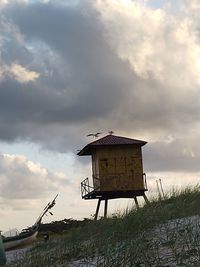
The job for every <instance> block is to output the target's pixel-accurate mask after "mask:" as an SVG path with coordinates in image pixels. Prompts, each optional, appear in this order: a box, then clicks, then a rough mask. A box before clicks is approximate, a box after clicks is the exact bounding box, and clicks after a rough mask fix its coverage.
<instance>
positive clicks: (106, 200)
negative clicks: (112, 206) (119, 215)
mask: <svg viewBox="0 0 200 267" xmlns="http://www.w3.org/2000/svg"><path fill="white" fill-rule="evenodd" d="M107 210H108V199H105V207H104V218H107Z"/></svg>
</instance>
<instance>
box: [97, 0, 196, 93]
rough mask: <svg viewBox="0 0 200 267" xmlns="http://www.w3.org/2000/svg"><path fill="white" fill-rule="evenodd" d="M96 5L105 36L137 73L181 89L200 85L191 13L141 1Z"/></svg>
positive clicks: (108, 0)
mask: <svg viewBox="0 0 200 267" xmlns="http://www.w3.org/2000/svg"><path fill="white" fill-rule="evenodd" d="M94 6H95V8H96V9H97V10H98V12H100V14H101V20H102V22H103V24H104V27H105V30H106V34H105V38H106V39H107V40H108V42H109V44H110V45H111V47H112V48H113V49H114V50H115V51H116V53H117V54H118V56H119V57H120V58H122V59H123V60H124V61H128V62H129V63H130V65H131V67H132V68H133V69H134V71H135V72H136V73H137V75H139V76H140V77H142V78H146V79H148V78H152V77H153V78H154V79H156V80H159V81H161V82H162V83H164V84H166V83H167V84H168V85H169V86H173V88H174V87H177V88H179V87H181V91H184V90H185V89H186V88H188V87H189V89H190V90H193V87H194V85H198V86H199V85H200V68H199V59H200V47H199V44H198V42H197V36H196V31H195V29H194V28H193V27H194V25H193V24H192V19H191V17H180V16H178V17H176V16H175V15H173V14H170V13H168V12H166V11H165V10H164V9H152V8H150V7H148V6H147V5H145V4H142V3H141V2H140V1H127V2H126V1H120V0H112V1H110V0H107V1H101V0H99V1H96V2H94ZM191 85H192V86H191ZM171 93H172V92H171ZM176 93H177V91H176Z"/></svg>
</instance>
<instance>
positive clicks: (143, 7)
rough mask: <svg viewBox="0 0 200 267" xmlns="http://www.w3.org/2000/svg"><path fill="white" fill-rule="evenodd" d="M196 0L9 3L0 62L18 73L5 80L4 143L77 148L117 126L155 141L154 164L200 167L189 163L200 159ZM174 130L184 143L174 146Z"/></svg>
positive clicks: (0, 98) (0, 103) (0, 130)
mask: <svg viewBox="0 0 200 267" xmlns="http://www.w3.org/2000/svg"><path fill="white" fill-rule="evenodd" d="M195 3H196V4H195V5H194V2H193V5H192V4H191V1H184V2H183V3H182V4H180V8H179V9H177V10H176V14H175V13H173V12H171V10H170V9H169V8H165V7H164V8H163V9H153V8H152V7H150V5H149V4H148V5H147V4H146V2H145V1H144V2H143V1H119V0H109V1H101V0H98V1H86V0H85V1H77V2H76V4H70V5H66V4H64V2H63V1H59V2H58V3H57V2H56V4H55V3H54V2H53V1H46V2H44V1H36V2H34V3H30V2H27V3H25V4H24V3H21V2H20V1H12V2H10V4H7V5H4V7H3V9H2V12H3V17H1V19H0V21H1V23H0V25H1V26H0V27H1V29H2V31H1V34H0V40H1V42H0V51H1V59H0V60H1V62H2V64H1V65H2V66H4V67H5V66H9V75H6V76H5V75H4V77H3V78H2V79H1V81H0V114H1V115H0V139H1V140H3V141H7V142H14V141H15V140H31V141H33V142H36V143H38V144H40V145H41V146H43V147H45V148H47V149H49V150H51V149H52V150H57V151H61V152H66V151H73V152H74V151H76V149H79V148H80V146H82V145H83V144H85V143H86V142H88V141H89V140H87V139H86V134H87V133H89V132H91V131H93V130H94V131H95V130H98V131H99V130H100V131H103V132H105V133H107V132H108V131H109V130H114V131H115V133H116V134H124V135H127V136H130V137H133V138H134V137H135V138H139V139H142V138H144V139H147V141H150V143H152V144H151V145H150V148H151V151H150V150H149V151H150V152H151V154H150V152H147V160H149V169H151V170H153V169H154V170H155V168H158V169H159V170H161V169H162V171H164V170H166V171H168V170H169V168H170V166H172V165H173V170H177V171H178V170H179V169H180V168H181V163H184V164H182V166H187V168H186V167H185V169H187V170H188V171H189V170H191V169H195V168H194V167H193V168H192V167H189V162H193V163H192V165H191V166H194V165H195V166H197V161H198V158H199V154H198V148H197V147H195V144H196V137H197V133H198V131H199V129H200V125H199V119H200V115H199V114H200V112H199V106H200V103H199V99H200V97H199V87H200V78H199V77H200V75H199V74H200V64H199V62H200V45H199V31H198V22H199V21H198V16H194V17H193V16H192V13H191V12H192V10H193V11H194V9H195V10H197V9H198V6H197V2H195ZM183 7H184V8H183ZM186 7H187V8H186ZM195 12H196V11H195ZM1 73H2V75H3V74H4V73H5V71H4V69H2V71H1ZM11 74H12V75H11ZM27 88H28V90H27ZM190 129H195V131H192V132H190ZM189 132H190V133H189ZM186 134H187V135H188V134H189V136H190V139H187V137H186V136H185V135H186ZM167 136H173V138H174V140H176V141H174V142H172V143H168V144H166V142H165V140H166V138H167ZM186 142H190V144H191V145H190V146H191V147H192V150H191V151H192V153H189V152H188V151H190V149H188V148H187V147H186V150H184V149H185V143H186ZM175 148H176V149H175ZM162 149H163V150H165V155H164V156H162V157H159V155H160V153H161V152H160V151H162ZM178 151H187V153H188V154H187V153H186V152H185V154H184V153H182V152H180V153H179V152H178ZM186 154H187V156H186ZM150 155H151V156H150ZM175 155H176V156H175ZM192 155H195V157H196V158H195V160H194V157H193V156H192ZM160 156H161V155H160ZM161 158H162V159H164V160H163V161H162V162H161ZM168 159H169V162H170V163H173V162H176V160H177V165H176V164H175V163H174V164H167V160H168ZM170 159H171V160H170ZM172 159H173V161H172ZM186 161H187V162H188V164H185V162H186ZM163 162H164V163H163ZM159 163H160V165H159ZM153 165H154V166H156V167H154V168H153ZM176 166H177V167H176ZM196 169H198V167H196Z"/></svg>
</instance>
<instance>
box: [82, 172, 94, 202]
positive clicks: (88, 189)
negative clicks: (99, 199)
mask: <svg viewBox="0 0 200 267" xmlns="http://www.w3.org/2000/svg"><path fill="white" fill-rule="evenodd" d="M93 190H94V187H92V186H90V184H89V179H88V177H87V178H86V179H85V180H83V181H82V182H81V197H82V198H83V197H84V196H86V195H87V194H89V193H91V192H92V191H93Z"/></svg>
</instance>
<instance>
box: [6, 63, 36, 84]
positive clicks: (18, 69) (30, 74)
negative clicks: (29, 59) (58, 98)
mask: <svg viewBox="0 0 200 267" xmlns="http://www.w3.org/2000/svg"><path fill="white" fill-rule="evenodd" d="M7 71H8V73H9V74H10V75H12V76H13V77H14V78H15V79H16V80H17V81H18V82H21V83H27V82H30V81H35V80H36V79H37V78H38V77H39V76H40V74H39V73H37V72H35V71H30V70H28V69H27V68H25V67H23V66H21V65H19V64H16V63H13V64H12V65H11V66H10V67H8V69H7Z"/></svg>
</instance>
